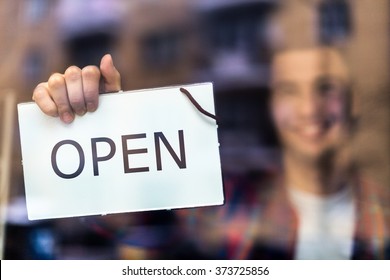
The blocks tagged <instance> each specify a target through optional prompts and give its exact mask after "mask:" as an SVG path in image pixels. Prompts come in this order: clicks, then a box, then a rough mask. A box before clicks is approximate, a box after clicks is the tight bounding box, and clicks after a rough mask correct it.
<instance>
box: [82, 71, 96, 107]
mask: <svg viewBox="0 0 390 280" xmlns="http://www.w3.org/2000/svg"><path fill="white" fill-rule="evenodd" d="M81 73H82V74H81V75H82V83H83V92H84V101H85V105H86V108H87V111H88V112H94V111H96V109H97V107H98V104H99V81H100V70H99V68H97V67H96V66H86V67H84V68H83V70H82V71H81Z"/></svg>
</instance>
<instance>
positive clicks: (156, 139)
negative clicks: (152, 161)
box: [154, 130, 187, 170]
mask: <svg viewBox="0 0 390 280" xmlns="http://www.w3.org/2000/svg"><path fill="white" fill-rule="evenodd" d="M178 133H179V147H180V158H179V157H178V156H177V154H176V153H175V151H174V150H173V149H172V146H171V145H170V144H169V142H168V140H167V138H165V135H164V134H163V133H162V132H155V133H154V144H155V147H156V164H157V170H162V161H161V148H160V141H159V140H160V139H161V141H162V142H163V143H164V145H165V147H166V148H167V150H168V152H169V153H170V154H171V156H172V158H173V159H174V160H175V162H176V164H177V165H178V166H179V168H180V169H183V168H186V167H187V164H186V153H185V149H184V136H183V130H179V131H178Z"/></svg>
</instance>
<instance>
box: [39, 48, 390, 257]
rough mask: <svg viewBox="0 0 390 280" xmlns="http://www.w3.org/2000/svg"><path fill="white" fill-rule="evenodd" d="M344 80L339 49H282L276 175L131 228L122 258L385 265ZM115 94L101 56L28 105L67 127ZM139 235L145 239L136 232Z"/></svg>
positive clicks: (376, 203)
mask: <svg viewBox="0 0 390 280" xmlns="http://www.w3.org/2000/svg"><path fill="white" fill-rule="evenodd" d="M99 81H102V83H101V88H100V90H99ZM350 83H351V81H350V77H349V72H348V69H347V67H346V65H345V63H344V61H343V59H342V57H341V55H340V54H339V53H338V52H337V51H336V50H335V49H332V48H322V47H316V48H308V49H297V50H284V51H281V52H278V53H277V54H276V55H275V57H274V59H273V62H272V95H271V100H270V109H271V112H272V116H273V119H274V123H275V127H276V131H277V133H278V135H279V139H280V142H281V146H282V149H283V156H282V157H283V169H282V170H283V171H282V173H281V174H280V176H278V178H277V179H276V180H273V182H272V183H269V182H264V181H259V180H257V179H250V180H248V179H241V178H231V177H230V176H225V194H226V203H225V205H224V206H221V207H207V208H199V209H183V210H175V211H174V212H175V214H176V216H177V219H178V221H177V223H176V224H174V225H172V226H171V227H166V226H164V227H161V228H160V229H159V228H158V227H155V226H153V227H147V226H145V227H142V226H141V227H140V228H137V230H131V231H129V236H128V237H127V238H123V244H124V246H122V249H123V248H124V250H123V252H125V254H124V255H123V256H125V257H126V256H128V257H131V256H134V254H133V255H131V253H134V252H137V256H138V257H140V258H148V257H152V258H207V259H211V258H218V259H248V258H258V259H260V258H265V259H272V258H276V259H291V258H297V259H349V258H363V259H366V258H384V257H385V247H386V242H387V240H386V237H387V235H388V233H387V232H386V231H387V228H386V227H385V214H384V212H383V208H382V206H383V205H386V203H388V200H387V196H384V195H381V193H380V192H379V191H380V190H378V188H376V187H373V186H368V185H367V183H365V182H363V181H362V180H360V178H359V177H358V176H357V175H356V174H355V172H354V171H353V170H352V169H351V164H350V161H349V155H348V139H349V136H350V130H351V115H350V110H349V107H350V103H349V99H350ZM120 89H121V85H120V75H119V73H118V71H117V70H116V69H115V67H114V65H113V63H112V58H111V57H110V56H109V55H106V56H104V57H103V58H102V62H101V65H100V68H97V67H93V66H89V67H86V68H84V69H82V70H81V69H79V68H77V67H75V66H72V67H70V68H68V69H67V70H66V71H65V73H64V74H58V73H57V74H53V75H52V76H51V77H50V78H49V80H48V82H47V83H42V84H40V85H38V87H37V88H36V89H35V91H34V94H33V99H34V100H35V101H36V102H37V104H38V106H39V107H40V108H41V109H42V111H43V112H45V113H46V114H48V115H51V116H59V117H60V118H61V120H62V121H64V122H65V123H70V122H72V121H73V119H74V116H75V114H77V115H83V114H85V113H86V112H87V111H94V110H96V109H97V106H98V92H99V91H100V92H107V91H117V90H120ZM134 121H136V120H134ZM167 228H168V229H167ZM138 230H139V232H141V233H142V234H134V232H137V231H138ZM156 232H157V234H156ZM139 240H142V242H139ZM126 248H127V249H126ZM126 252H128V253H129V254H127V255H126ZM140 252H141V253H140ZM150 252H153V254H152V255H151V254H150Z"/></svg>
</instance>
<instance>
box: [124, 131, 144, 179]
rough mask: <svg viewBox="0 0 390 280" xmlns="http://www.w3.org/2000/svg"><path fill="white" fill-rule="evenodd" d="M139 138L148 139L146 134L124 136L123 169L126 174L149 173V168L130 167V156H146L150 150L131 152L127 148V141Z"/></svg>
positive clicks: (134, 150)
mask: <svg viewBox="0 0 390 280" xmlns="http://www.w3.org/2000/svg"><path fill="white" fill-rule="evenodd" d="M138 138H146V133H141V134H130V135H122V152H123V168H124V171H125V173H135V172H148V171H149V167H135V168H130V167H129V155H133V154H145V153H147V152H148V149H146V148H145V149H133V150H129V149H128V146H127V140H131V139H138Z"/></svg>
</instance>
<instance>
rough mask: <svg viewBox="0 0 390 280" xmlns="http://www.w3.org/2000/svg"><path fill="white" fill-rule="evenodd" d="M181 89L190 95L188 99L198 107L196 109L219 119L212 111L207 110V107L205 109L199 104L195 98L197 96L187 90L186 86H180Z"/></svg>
mask: <svg viewBox="0 0 390 280" xmlns="http://www.w3.org/2000/svg"><path fill="white" fill-rule="evenodd" d="M180 91H181V92H182V93H184V94H185V95H186V96H187V97H188V99H189V100H190V101H191V103H192V104H193V105H194V106H195V107H196V109H198V110H199V112H201V113H202V114H204V115H206V116H208V117H210V118H212V119H214V120H216V121H218V117H217V116H216V115H213V114H211V113H210V112H207V111H206V110H205V109H203V108H202V106H200V105H199V103H198V102H197V101H196V100H195V98H194V97H193V96H192V95H191V93H190V92H189V91H188V90H186V89H185V88H180Z"/></svg>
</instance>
